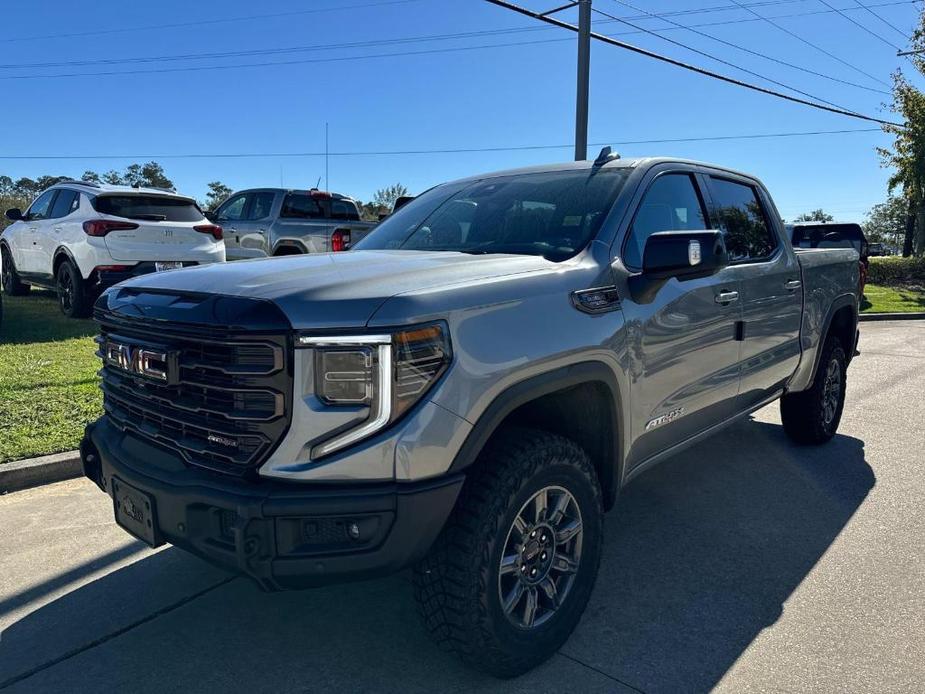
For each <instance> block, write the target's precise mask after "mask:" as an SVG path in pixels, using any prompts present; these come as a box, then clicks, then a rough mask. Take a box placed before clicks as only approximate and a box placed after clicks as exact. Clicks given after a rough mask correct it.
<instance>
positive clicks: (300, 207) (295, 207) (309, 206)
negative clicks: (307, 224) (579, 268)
mask: <svg viewBox="0 0 925 694" xmlns="http://www.w3.org/2000/svg"><path fill="white" fill-rule="evenodd" d="M279 216H280V217H288V218H291V219H323V218H324V210H322V209H321V204H320V203H319V202H318V201H317V200H316V199H315V198H313V197H312V196H311V195H309V194H308V193H287V194H286V197H285V199H284V200H283V209H282V210H281V211H280V213H279Z"/></svg>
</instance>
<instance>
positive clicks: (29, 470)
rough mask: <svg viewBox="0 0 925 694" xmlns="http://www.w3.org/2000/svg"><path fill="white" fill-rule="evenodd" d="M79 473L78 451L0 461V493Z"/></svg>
mask: <svg viewBox="0 0 925 694" xmlns="http://www.w3.org/2000/svg"><path fill="white" fill-rule="evenodd" d="M81 475H83V465H82V464H81V462H80V451H65V452H64V453H54V454H52V455H43V456H39V457H38V458H26V459H25V460H16V461H13V462H11V463H0V494H6V493H7V492H18V491H20V490H22V489H29V488H30V487H37V486H38V485H40V484H51V483H52V482H61V481H62V480H70V479H74V478H75V477H80V476H81Z"/></svg>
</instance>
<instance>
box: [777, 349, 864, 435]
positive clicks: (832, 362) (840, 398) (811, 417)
mask: <svg viewBox="0 0 925 694" xmlns="http://www.w3.org/2000/svg"><path fill="white" fill-rule="evenodd" d="M847 363H848V360H847V358H846V357H845V348H844V346H843V345H842V343H841V340H839V339H838V338H837V337H835V336H832V335H830V336H829V337H827V338H826V341H825V343H824V344H823V346H822V356H821V358H820V359H819V365H818V367H817V369H816V376H815V378H814V379H813V384H812V385H811V386H810V387H809V389H807V390H804V391H802V392H799V393H789V394H787V395H784V397H782V398H781V400H780V417H781V421H782V422H783V424H784V431H786V432H787V435H788V436H789V437H790V438H791V439H793V440H794V441H796V442H797V443H802V444H811V445H818V444H821V443H825V442H826V441H829V440H830V439H831V438H832V437H833V436H835V432H836V431H838V423H839V422H840V421H841V414H842V409H843V408H844V406H845V385H846V378H845V377H846V374H847ZM833 373H834V374H835V378H836V379H837V382H838V394H837V396H836V397H835V400H834V401H833V400H831V397H832V393H831V390H830V388H831V384H830V383H829V385H827V383H828V382H829V381H830V379H831V378H832V377H833ZM827 400H828V401H829V408H828V410H827V408H826V403H827Z"/></svg>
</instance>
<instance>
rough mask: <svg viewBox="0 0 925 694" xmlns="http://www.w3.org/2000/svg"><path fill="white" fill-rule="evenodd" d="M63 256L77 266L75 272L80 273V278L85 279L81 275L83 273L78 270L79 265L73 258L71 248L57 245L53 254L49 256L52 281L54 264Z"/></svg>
mask: <svg viewBox="0 0 925 694" xmlns="http://www.w3.org/2000/svg"><path fill="white" fill-rule="evenodd" d="M61 256H65V257H66V258H67V259H68V260H70V261H71V263H72V264H73V265H74V267H75V268H77V272H78V273H79V274H80V275H81V279H86V278H85V277H84V276H83V273H81V272H80V265H78V264H77V260H76V259H75V258H74V254H73V253H71V249H70V248H68V247H67V246H58V247H57V248H56V249H55V254H54V255H53V256H52V257H51V278H52V280H53V281H54V279H55V274H56V273H55V266H56V265H57V264H58V258H60V257H61Z"/></svg>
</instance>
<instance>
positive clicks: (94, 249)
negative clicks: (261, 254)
mask: <svg viewBox="0 0 925 694" xmlns="http://www.w3.org/2000/svg"><path fill="white" fill-rule="evenodd" d="M6 216H7V218H8V219H10V220H12V221H13V224H11V225H10V226H8V227H7V228H6V229H5V230H4V231H3V234H2V235H0V260H2V281H3V290H4V291H5V292H6V293H8V294H12V295H18V294H24V293H26V292H28V291H29V288H30V286H32V285H35V286H39V287H47V288H49V289H54V290H56V291H57V293H58V304H59V306H60V308H61V312H62V313H64V315H66V316H70V317H82V316H86V315H88V314H89V312H90V309H91V308H92V306H93V301H94V300H95V299H96V297H97V296H98V295H99V294H100V292H101V291H103V290H104V289H106V288H107V287H110V286H112V285H114V284H116V283H117V282H121V281H122V280H125V279H127V278H129V277H134V276H137V275H142V274H147V273H150V272H156V271H158V270H168V269H175V268H179V267H189V266H192V265H203V264H208V263H215V262H220V261H223V260H224V259H225V247H224V245H223V244H222V242H221V241H222V228H221V227H219V226H216V225H214V224H211V223H210V222H209V221H208V220H207V219H206V218H205V216H204V215H203V214H202V211H201V210H200V209H199V206H198V205H197V204H196V201H195V200H193V199H192V198H188V197H185V196H183V195H177V194H176V193H174V192H172V191H167V190H161V189H159V188H132V187H127V186H113V185H105V184H96V183H88V182H86V181H65V182H62V183H59V184H57V185H54V186H52V187H51V188H49V189H48V190H46V191H45V192H43V193H42V194H41V195H40V196H39V197H38V198H36V200H35V201H34V202H33V203H32V205H30V206H29V209H28V210H27V211H26V212H25V213H23V212H22V211H21V210H19V209H15V208H14V209H11V210H7V212H6Z"/></svg>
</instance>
